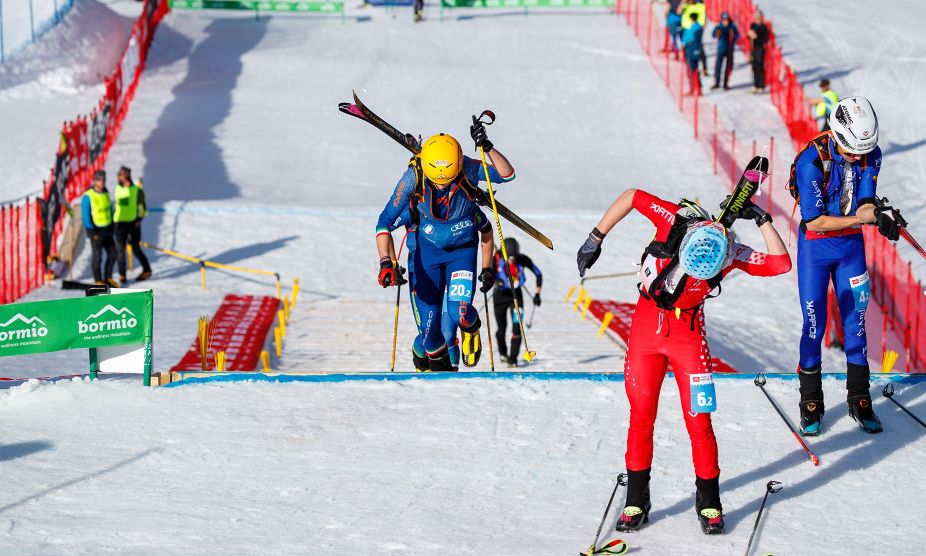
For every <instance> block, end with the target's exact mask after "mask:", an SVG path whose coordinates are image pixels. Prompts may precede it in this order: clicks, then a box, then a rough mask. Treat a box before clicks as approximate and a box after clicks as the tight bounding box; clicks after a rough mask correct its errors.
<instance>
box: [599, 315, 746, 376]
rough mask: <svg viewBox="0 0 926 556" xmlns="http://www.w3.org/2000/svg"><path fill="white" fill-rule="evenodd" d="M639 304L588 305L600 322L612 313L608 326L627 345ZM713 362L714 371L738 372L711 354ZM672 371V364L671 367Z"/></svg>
mask: <svg viewBox="0 0 926 556" xmlns="http://www.w3.org/2000/svg"><path fill="white" fill-rule="evenodd" d="M636 308H637V306H636V304H634V303H626V302H622V301H610V300H606V301H599V300H597V299H596V300H594V301H592V302H591V304H590V305H589V306H588V311H589V312H590V313H591V314H592V316H594V317H595V318H596V319H598V321H599V322H604V316H605V314H607V313H611V315H613V318H612V319H611V322H610V323H609V324H608V328H609V329H610V330H611V331H612V332H614V333H615V334H617V336H618V337H619V338H620V339H621V340H623V342H624V343H625V344H627V345H629V343H630V323H631V321H632V320H633V312H634V311H635V310H636ZM711 363H712V364H713V371H714V372H716V373H737V372H739V371H737V370H736V369H734V368H733V367H732V366H730V365H729V364H728V363H727V362H725V361H724V360H723V359H721V358H719V357H714V356H711ZM669 370H670V371H671V370H672V368H671V365H670V367H669Z"/></svg>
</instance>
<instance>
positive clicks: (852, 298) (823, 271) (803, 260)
mask: <svg viewBox="0 0 926 556" xmlns="http://www.w3.org/2000/svg"><path fill="white" fill-rule="evenodd" d="M830 280H832V282H833V287H834V289H835V290H836V297H837V299H838V302H839V315H840V316H841V317H842V326H843V331H844V332H845V342H846V343H845V350H846V361H847V362H848V363H851V364H855V365H862V366H865V367H867V365H868V338H867V336H866V335H865V309H866V308H867V307H868V300H869V299H870V298H871V281H870V280H869V278H868V267H867V265H866V263H865V242H864V239H863V238H862V234H856V235H850V236H843V237H832V238H821V239H810V240H808V239H805V237H804V234H800V235H799V236H798V240H797V283H798V291H799V293H800V299H801V310H802V312H803V314H804V325H803V329H802V331H801V353H800V365H801V368H802V369H809V368H813V367H816V366H818V365H820V362H821V346H822V342H823V332H824V329H825V327H826V315H827V306H826V305H827V299H826V294H827V290H828V288H829V284H830Z"/></svg>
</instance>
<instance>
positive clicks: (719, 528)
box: [695, 477, 724, 535]
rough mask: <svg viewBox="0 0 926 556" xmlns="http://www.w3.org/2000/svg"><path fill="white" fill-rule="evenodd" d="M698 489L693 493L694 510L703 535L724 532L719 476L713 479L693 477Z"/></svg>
mask: <svg viewBox="0 0 926 556" xmlns="http://www.w3.org/2000/svg"><path fill="white" fill-rule="evenodd" d="M695 486H696V487H697V489H698V492H697V494H696V495H695V510H696V511H697V512H698V520H699V521H700V522H701V532H702V533H704V534H705V535H720V534H722V533H723V532H724V523H723V507H722V506H721V505H720V477H714V478H713V479H702V478H701V477H696V478H695Z"/></svg>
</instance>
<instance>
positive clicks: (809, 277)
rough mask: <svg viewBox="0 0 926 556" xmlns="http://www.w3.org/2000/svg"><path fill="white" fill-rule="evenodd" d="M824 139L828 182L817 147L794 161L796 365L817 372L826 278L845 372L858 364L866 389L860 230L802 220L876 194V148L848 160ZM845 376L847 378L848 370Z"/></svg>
mask: <svg viewBox="0 0 926 556" xmlns="http://www.w3.org/2000/svg"><path fill="white" fill-rule="evenodd" d="M828 141H829V152H830V153H831V156H832V164H831V167H830V176H829V183H826V184H823V183H822V182H823V172H822V171H821V162H820V154H819V152H818V150H817V148H815V147H813V146H811V147H809V148H807V149H806V150H804V151H803V153H802V154H801V155H800V156H799V157H798V159H797V161H796V164H795V173H796V178H797V186H798V190H799V192H800V207H801V219H802V221H801V229H802V230H803V232H802V233H801V234H800V236H799V237H798V244H797V279H798V288H799V292H800V300H801V309H802V311H803V315H804V325H803V330H802V334H801V347H800V367H801V369H802V370H810V371H812V372H819V368H820V363H821V343H822V341H823V331H824V328H825V326H826V315H827V298H826V294H827V289H828V287H829V283H830V280H832V282H833V286H834V288H835V290H836V297H837V299H838V302H839V314H840V316H841V317H842V322H843V330H844V331H845V342H846V343H845V351H846V360H847V362H848V364H849V370H850V374H851V371H852V370H853V367H857V368H859V369H860V368H862V367H864V372H865V374H866V376H865V380H864V382H865V391H866V392H867V387H868V386H867V383H868V379H867V369H868V350H867V338H866V335H865V309H866V308H867V307H868V300H869V298H870V297H871V283H870V280H869V277H868V271H867V266H866V263H865V244H864V239H863V237H862V230H861V228H848V229H844V230H839V231H836V232H819V233H818V232H812V231H810V230H807V229H806V223H807V222H810V221H813V220H814V219H816V218H819V217H820V216H824V215H832V216H839V215H844V216H851V215H855V212H856V210H857V209H858V207H859V206H861V205H863V204H868V203H872V202H873V201H874V198H875V196H876V195H877V181H878V172H879V171H880V169H881V150H880V149H879V148H875V150H874V151H872V152H870V153H868V154H867V155H865V156H864V157H863V158H862V159H861V160H860V161H858V162H855V163H849V162H848V161H846V159H845V158H843V157H842V156H841V155H840V154H839V152H838V151H837V149H836V146H835V145H834V144H833V139H832V136H830V137H829V138H828ZM849 382H850V383H852V382H853V380H852V377H851V376H850V377H849ZM802 394H803V388H802ZM821 395H822V392H821Z"/></svg>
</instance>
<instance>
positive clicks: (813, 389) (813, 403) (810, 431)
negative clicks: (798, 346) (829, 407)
mask: <svg viewBox="0 0 926 556" xmlns="http://www.w3.org/2000/svg"><path fill="white" fill-rule="evenodd" d="M822 370H823V369H822V368H821V366H820V365H815V366H813V367H808V368H806V369H804V368H799V369H798V378H799V379H800V381H801V402H800V403H799V404H798V406H799V407H800V408H801V435H803V436H817V435H818V434H820V432H821V430H822V427H823V421H822V419H823V413H824V411H823V375H822V374H821V373H822Z"/></svg>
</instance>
